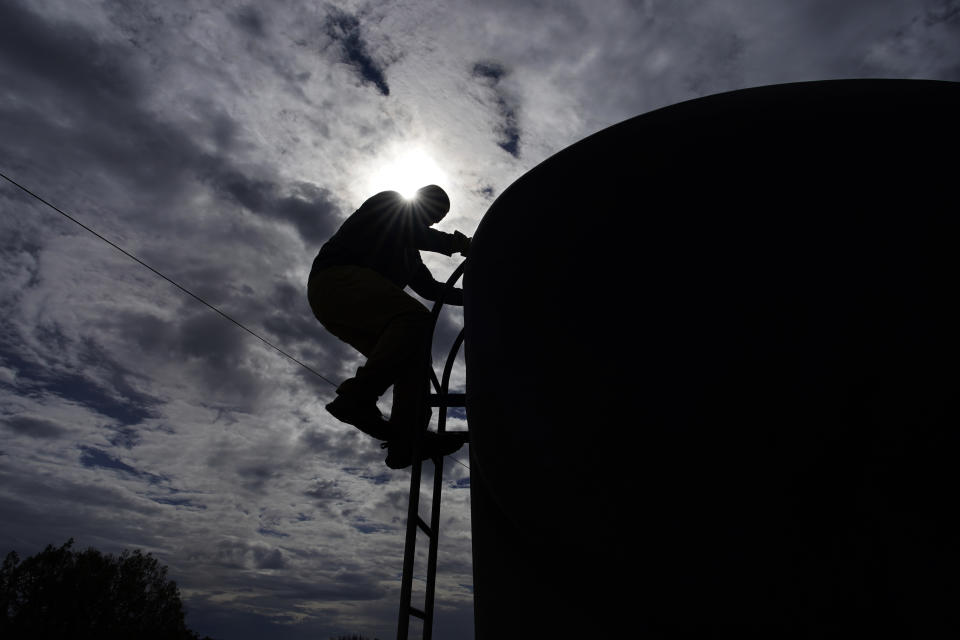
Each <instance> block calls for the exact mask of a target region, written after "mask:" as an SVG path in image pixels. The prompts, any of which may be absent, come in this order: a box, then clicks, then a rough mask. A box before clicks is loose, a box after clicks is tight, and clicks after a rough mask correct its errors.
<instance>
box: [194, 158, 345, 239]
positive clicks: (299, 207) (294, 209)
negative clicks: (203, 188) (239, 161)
mask: <svg viewBox="0 0 960 640" xmlns="http://www.w3.org/2000/svg"><path fill="white" fill-rule="evenodd" d="M209 180H210V183H211V186H212V187H213V188H214V190H215V191H217V192H218V193H220V194H221V195H222V196H223V197H225V198H229V199H230V200H232V201H233V202H236V203H237V204H239V205H241V206H242V207H244V208H246V209H247V210H249V211H251V212H253V213H256V214H259V215H262V216H264V217H267V218H272V219H275V220H278V221H281V222H285V223H287V224H290V225H292V226H293V227H294V228H295V229H296V230H297V231H298V232H299V234H300V237H301V238H303V240H304V242H306V243H307V244H308V245H310V246H316V247H317V248H319V245H320V244H322V243H323V242H325V241H326V240H327V239H329V238H330V236H331V235H333V232H334V231H335V230H336V225H337V224H338V221H339V218H340V215H339V214H340V208H339V206H338V205H337V204H336V202H335V201H334V198H333V194H331V193H330V191H329V190H327V189H325V188H323V187H318V186H316V185H313V184H309V183H306V182H297V183H293V184H291V185H288V186H285V187H281V186H280V185H278V184H276V183H274V182H273V181H271V180H268V179H265V178H262V177H251V176H248V175H246V174H244V173H242V172H240V171H239V170H237V169H233V168H230V167H229V166H223V167H218V168H217V169H215V170H214V171H213V172H212V175H210V176H209Z"/></svg>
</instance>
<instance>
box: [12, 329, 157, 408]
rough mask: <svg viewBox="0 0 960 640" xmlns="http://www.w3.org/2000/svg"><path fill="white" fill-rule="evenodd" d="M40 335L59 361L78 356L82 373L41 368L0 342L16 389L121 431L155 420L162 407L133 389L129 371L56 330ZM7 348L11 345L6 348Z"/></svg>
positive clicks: (48, 366) (51, 364) (60, 365)
mask: <svg viewBox="0 0 960 640" xmlns="http://www.w3.org/2000/svg"><path fill="white" fill-rule="evenodd" d="M37 335H38V336H39V337H40V338H41V339H42V340H43V342H44V343H46V344H47V345H50V346H51V347H53V349H52V352H53V354H54V356H55V357H56V356H57V355H58V354H59V355H65V354H71V353H78V356H79V360H80V367H81V368H80V369H79V370H73V366H72V365H67V366H69V367H70V368H69V369H66V370H64V368H63V367H64V364H65V363H57V362H48V363H43V364H41V363H40V362H37V361H31V360H27V359H25V358H23V357H22V356H21V355H20V353H19V351H18V349H16V348H15V347H14V345H12V344H9V343H8V342H7V340H8V338H5V337H2V336H0V360H2V361H3V362H6V363H7V364H9V365H12V366H13V367H15V368H16V369H17V386H18V387H19V388H20V389H21V390H24V391H27V392H30V393H34V394H39V393H45V394H55V395H58V396H60V397H61V398H64V399H66V400H70V401H72V402H76V403H77V404H81V405H83V406H85V407H87V408H89V409H91V410H93V411H96V412H97V413H99V414H101V415H103V416H106V417H109V418H111V419H113V420H115V421H116V422H117V423H118V424H119V425H121V426H131V425H137V424H140V423H141V422H143V421H144V420H146V419H148V418H152V417H154V415H155V414H154V407H155V406H156V405H157V403H158V402H159V401H158V400H157V399H156V398H153V397H151V396H149V395H147V394H145V393H142V392H140V391H138V390H136V389H135V388H134V386H133V385H132V384H131V383H130V381H129V378H132V377H137V376H139V375H140V374H137V373H134V372H132V371H129V370H127V369H125V368H124V367H122V366H121V365H119V364H118V363H117V362H116V361H115V360H113V359H112V358H110V357H109V356H108V355H107V354H106V352H105V351H103V349H101V348H100V347H99V346H98V345H96V343H95V342H93V341H92V340H90V339H85V340H82V341H81V342H80V343H79V344H77V343H75V342H74V341H72V340H70V339H69V338H67V336H66V335H64V334H63V333H61V332H59V331H58V330H56V329H53V328H49V327H47V328H44V327H38V328H37ZM5 343H7V344H5Z"/></svg>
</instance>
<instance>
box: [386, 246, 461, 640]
mask: <svg viewBox="0 0 960 640" xmlns="http://www.w3.org/2000/svg"><path fill="white" fill-rule="evenodd" d="M465 266H466V260H464V261H463V262H461V263H460V266H458V267H457V268H456V270H455V271H454V272H453V274H451V276H450V278H449V279H448V280H447V283H446V285H445V286H444V295H442V296H440V299H439V300H437V301H436V302H435V303H434V305H433V310H432V312H431V316H432V317H431V324H430V339H429V340H430V341H429V342H428V343H427V354H426V355H427V362H426V363H425V366H426V368H427V369H428V370H429V376H430V381H431V383H432V384H433V393H429V392H428V393H426V394H424V395H423V397H422V398H421V401H420V402H421V406H419V407H417V413H416V414H415V415H423V414H424V413H425V411H426V407H425V406H423V404H424V402H425V403H426V406H428V407H437V408H438V411H437V413H438V414H439V418H438V422H437V432H438V433H443V432H444V431H445V430H446V423H447V409H448V408H450V407H466V406H467V403H466V394H464V393H449V385H450V372H451V371H452V369H453V363H454V361H455V360H456V357H457V353H458V352H459V351H460V347H461V346H462V345H463V338H464V333H463V329H461V330H460V333H459V335H457V338H456V339H455V340H454V341H453V346H452V347H451V348H450V353H449V354H448V355H447V361H446V364H445V365H444V368H443V376H442V378H441V380H437V374H436V373H435V372H434V370H433V362H432V357H431V345H432V344H433V333H434V330H435V329H436V326H437V318H438V317H439V316H440V308H441V307H442V306H443V299H444V297H445V295H446V292H447V291H450V290H451V289H452V288H453V286H454V285H455V284H456V282H457V280H458V279H459V278H460V276H461V275H462V274H463V270H464V267H465ZM422 436H423V432H422V431H418V432H417V434H416V436H415V437H414V442H413V465H412V466H411V469H410V504H409V507H408V508H407V537H406V542H405V544H404V550H403V577H402V579H401V582H400V615H399V618H400V619H399V622H398V625H397V639H398V640H407V637H408V635H409V631H410V616H415V617H417V618H420V619H421V620H423V640H431V638H432V635H433V600H434V591H435V588H436V580H437V542H438V541H439V538H440V531H439V529H440V495H441V492H442V490H443V457H442V456H440V457H436V458H433V500H432V506H431V508H430V524H427V522H426V521H425V520H424V519H423V518H421V517H420V480H421V470H422V462H421V460H420V444H421V442H420V441H421V438H422ZM418 530H419V531H423V533H425V534H426V535H427V539H428V541H429V547H428V553H427V586H426V597H425V603H424V607H423V608H422V609H420V608H417V607H414V606H413V605H412V604H411V602H410V600H411V597H412V593H413V564H414V556H415V554H416V548H417V532H418Z"/></svg>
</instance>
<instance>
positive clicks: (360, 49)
mask: <svg viewBox="0 0 960 640" xmlns="http://www.w3.org/2000/svg"><path fill="white" fill-rule="evenodd" d="M325 26H326V30H327V35H329V36H330V37H331V38H332V39H333V40H334V42H335V43H336V44H337V46H338V47H339V50H340V60H341V62H344V63H346V64H348V65H350V66H351V67H353V69H354V70H355V71H356V72H357V74H358V75H359V76H360V79H361V80H362V81H363V82H364V83H366V84H372V85H373V86H375V87H376V88H377V91H379V92H380V94H381V95H384V96H389V95H390V87H389V86H388V85H387V78H386V76H385V74H384V68H383V67H382V66H381V65H380V64H378V63H377V62H376V61H375V60H374V59H373V57H372V56H371V55H370V53H369V51H368V46H367V43H366V41H365V40H364V39H363V36H362V34H361V32H360V20H359V19H358V18H357V17H356V16H353V15H350V14H349V13H347V12H345V11H343V10H341V9H338V8H336V7H331V8H330V13H329V15H328V16H327V21H326V25H325Z"/></svg>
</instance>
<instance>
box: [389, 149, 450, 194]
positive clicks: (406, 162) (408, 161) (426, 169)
mask: <svg viewBox="0 0 960 640" xmlns="http://www.w3.org/2000/svg"><path fill="white" fill-rule="evenodd" d="M446 180H447V177H446V174H445V173H444V172H443V169H441V168H440V166H439V165H438V164H437V163H436V162H435V161H434V160H433V158H431V157H430V156H429V155H428V154H427V153H426V152H425V151H423V150H422V149H409V150H406V151H402V152H401V153H399V154H397V155H395V156H393V157H392V158H390V159H389V160H387V161H386V162H385V163H384V164H383V165H381V166H380V168H379V169H377V170H375V171H374V172H373V177H372V179H371V185H370V193H371V194H373V193H377V192H380V191H387V190H391V191H398V192H399V193H400V195H402V196H403V197H404V198H412V197H413V196H414V195H415V194H416V192H417V189H419V188H420V187H423V186H426V185H428V184H438V185H441V186H442V185H443V183H445V182H446Z"/></svg>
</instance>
